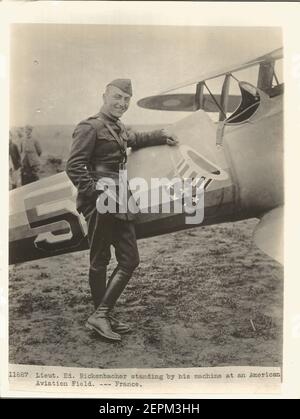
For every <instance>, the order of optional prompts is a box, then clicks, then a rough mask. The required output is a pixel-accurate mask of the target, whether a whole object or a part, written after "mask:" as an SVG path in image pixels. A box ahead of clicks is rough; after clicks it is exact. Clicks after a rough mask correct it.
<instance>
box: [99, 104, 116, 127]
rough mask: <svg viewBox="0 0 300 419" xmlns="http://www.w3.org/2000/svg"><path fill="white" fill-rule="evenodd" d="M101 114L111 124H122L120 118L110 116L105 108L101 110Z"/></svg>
mask: <svg viewBox="0 0 300 419" xmlns="http://www.w3.org/2000/svg"><path fill="white" fill-rule="evenodd" d="M99 114H101V115H103V116H104V117H105V119H107V120H108V121H109V122H114V123H118V122H120V119H119V118H116V117H114V116H113V115H109V114H108V113H107V112H106V111H105V110H104V109H103V106H102V107H101V109H100V112H99Z"/></svg>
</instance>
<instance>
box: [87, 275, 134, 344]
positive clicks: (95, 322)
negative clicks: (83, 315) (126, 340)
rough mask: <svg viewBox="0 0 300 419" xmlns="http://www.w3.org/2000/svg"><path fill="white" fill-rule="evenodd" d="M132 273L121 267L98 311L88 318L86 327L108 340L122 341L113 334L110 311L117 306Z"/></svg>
mask: <svg viewBox="0 0 300 419" xmlns="http://www.w3.org/2000/svg"><path fill="white" fill-rule="evenodd" d="M130 277H131V272H129V271H127V270H125V269H123V268H121V267H119V268H118V270H117V272H116V274H115V276H114V277H113V278H112V279H111V281H110V282H109V284H107V288H106V291H105V295H104V297H103V299H102V301H101V303H100V305H99V307H98V308H97V310H96V311H95V312H94V313H93V314H92V315H91V316H90V317H89V318H88V320H87V324H86V326H87V327H88V328H89V329H93V330H95V331H96V332H98V333H99V335H101V336H103V337H105V338H106V339H109V340H113V341H120V340H121V336H120V335H119V334H118V333H115V332H113V330H112V328H111V323H110V319H109V311H110V310H111V308H112V307H113V306H114V305H115V303H116V301H117V299H118V298H119V297H120V295H121V294H122V292H123V290H124V288H125V287H126V285H127V283H128V281H129V279H130Z"/></svg>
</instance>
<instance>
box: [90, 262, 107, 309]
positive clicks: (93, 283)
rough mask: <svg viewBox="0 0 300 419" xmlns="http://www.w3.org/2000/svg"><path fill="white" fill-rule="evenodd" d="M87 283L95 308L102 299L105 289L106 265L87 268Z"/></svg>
mask: <svg viewBox="0 0 300 419" xmlns="http://www.w3.org/2000/svg"><path fill="white" fill-rule="evenodd" d="M89 284H90V289H91V294H92V300H93V303H94V307H95V310H96V308H97V307H98V306H99V304H100V303H101V301H102V298H103V297H104V295H105V291H106V266H103V268H101V269H97V270H94V269H90V270H89Z"/></svg>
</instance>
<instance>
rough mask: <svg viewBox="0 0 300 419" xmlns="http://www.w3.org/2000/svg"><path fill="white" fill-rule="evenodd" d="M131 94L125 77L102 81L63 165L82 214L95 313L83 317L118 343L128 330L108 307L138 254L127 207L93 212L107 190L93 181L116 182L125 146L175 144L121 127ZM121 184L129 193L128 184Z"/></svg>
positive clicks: (164, 135)
mask: <svg viewBox="0 0 300 419" xmlns="http://www.w3.org/2000/svg"><path fill="white" fill-rule="evenodd" d="M131 96H132V86H131V81H130V80H129V79H117V80H114V81H112V82H111V83H109V84H108V85H107V87H106V90H105V93H104V94H103V106H102V107H101V109H100V112H99V113H97V114H96V115H94V116H92V117H90V118H88V119H86V120H84V121H82V122H80V123H79V124H78V125H77V127H76V129H75V131H74V133H73V139H74V141H73V144H72V148H71V153H70V157H69V159H68V161H67V167H66V171H67V174H68V176H69V178H70V179H71V181H72V182H73V183H74V185H75V186H76V188H77V190H78V195H77V209H78V211H79V212H81V213H82V214H83V215H84V217H85V219H86V222H87V227H88V241H89V246H90V269H89V284H90V288H91V294H92V299H93V302H94V306H95V309H96V311H95V312H94V313H93V314H92V315H91V316H90V317H89V318H88V320H87V327H88V328H90V329H93V330H95V331H96V332H98V333H99V334H100V335H101V336H103V337H105V338H107V339H109V340H112V341H120V340H121V336H120V334H121V333H126V332H129V331H130V328H129V326H128V325H126V324H124V323H122V322H120V321H119V320H117V319H116V318H115V317H114V316H113V315H112V308H113V307H114V305H115V303H116V301H117V299H118V298H119V296H120V295H121V293H122V292H123V290H124V288H125V287H126V285H127V283H128V281H129V279H130V278H131V276H132V273H133V271H134V269H135V268H136V267H137V266H138V264H139V253H138V248H137V242H136V235H135V225H134V218H135V215H134V213H133V212H130V210H129V209H127V211H126V212H124V211H122V212H121V211H116V212H114V213H109V212H106V213H101V211H98V209H97V207H96V201H97V198H98V197H99V196H100V194H106V193H109V190H107V192H106V191H105V188H103V190H101V189H100V190H99V183H98V186H97V182H98V181H99V179H101V178H106V179H107V178H110V179H112V180H114V181H116V182H117V179H118V177H119V171H120V170H124V169H125V165H126V160H127V154H126V148H127V147H131V148H132V149H133V150H135V149H139V148H141V147H148V146H154V145H160V144H169V145H171V146H172V145H176V144H177V140H176V139H174V138H172V137H171V135H170V134H169V133H168V130H167V129H162V130H157V131H151V132H147V133H137V132H133V131H131V130H130V131H129V130H128V129H126V127H125V126H124V125H123V124H122V123H121V121H120V119H119V118H120V117H121V116H122V115H123V113H124V112H126V111H127V109H128V107H129V103H130V99H131ZM96 186H97V188H96ZM126 188H127V196H128V197H130V196H131V193H130V190H129V186H128V183H127V186H126ZM102 197H103V195H102ZM102 197H101V198H102ZM128 208H129V206H128ZM111 245H113V246H114V248H115V255H116V259H117V262H118V265H117V267H116V269H115V270H114V272H113V273H112V275H111V277H110V278H109V280H108V281H106V271H107V265H108V264H109V261H110V258H111V253H110V246H111Z"/></svg>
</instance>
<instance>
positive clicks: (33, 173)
mask: <svg viewBox="0 0 300 419" xmlns="http://www.w3.org/2000/svg"><path fill="white" fill-rule="evenodd" d="M32 130H33V128H32V126H31V125H26V127H25V135H24V138H23V139H22V142H21V155H22V168H21V178H22V185H27V184H28V183H32V182H35V181H37V180H39V172H40V167H41V161H40V156H41V154H42V149H41V146H40V143H39V142H38V140H37V139H36V138H33V137H32Z"/></svg>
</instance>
